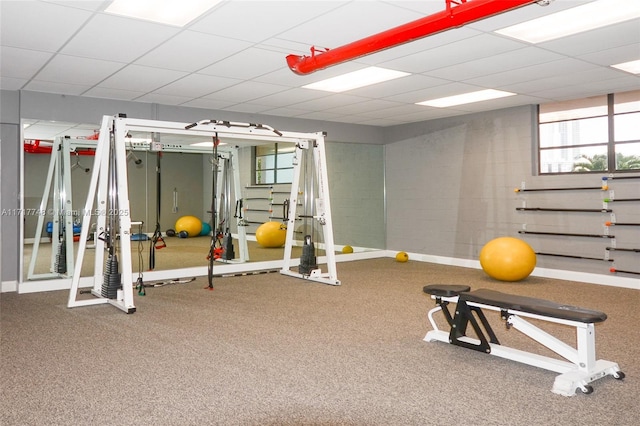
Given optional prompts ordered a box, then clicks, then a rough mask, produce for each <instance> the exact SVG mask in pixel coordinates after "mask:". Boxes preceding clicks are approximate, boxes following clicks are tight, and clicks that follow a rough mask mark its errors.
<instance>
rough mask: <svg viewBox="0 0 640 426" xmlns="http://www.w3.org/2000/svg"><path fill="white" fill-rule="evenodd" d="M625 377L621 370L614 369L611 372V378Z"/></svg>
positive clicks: (619, 378) (620, 378)
mask: <svg viewBox="0 0 640 426" xmlns="http://www.w3.org/2000/svg"><path fill="white" fill-rule="evenodd" d="M625 377H626V375H625V374H624V373H623V372H622V371H616V372H615V373H613V378H614V379H616V380H622V379H624V378H625Z"/></svg>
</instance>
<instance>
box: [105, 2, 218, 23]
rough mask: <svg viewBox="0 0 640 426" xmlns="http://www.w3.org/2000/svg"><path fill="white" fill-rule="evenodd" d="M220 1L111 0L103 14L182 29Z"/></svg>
mask: <svg viewBox="0 0 640 426" xmlns="http://www.w3.org/2000/svg"><path fill="white" fill-rule="evenodd" d="M219 2H220V0H180V1H176V0H113V2H112V3H111V4H110V5H109V7H107V8H106V9H105V12H107V13H112V14H114V15H121V16H126V17H129V18H138V19H144V20H147V21H153V22H158V23H161V24H168V25H175V26H178V27H183V26H185V25H187V24H188V23H189V22H191V21H193V20H194V19H196V18H197V17H198V16H200V15H202V14H203V13H204V12H206V11H207V10H209V9H211V8H212V7H213V6H215V5H216V4H217V3H219Z"/></svg>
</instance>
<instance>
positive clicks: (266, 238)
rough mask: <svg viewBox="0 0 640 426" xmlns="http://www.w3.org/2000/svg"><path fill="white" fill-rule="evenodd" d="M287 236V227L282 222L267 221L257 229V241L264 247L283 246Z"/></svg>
mask: <svg viewBox="0 0 640 426" xmlns="http://www.w3.org/2000/svg"><path fill="white" fill-rule="evenodd" d="M286 237H287V227H286V226H285V225H283V224H282V223H280V222H265V223H263V224H262V225H260V226H258V229H256V241H257V242H258V244H260V245H261V246H262V247H267V248H276V247H282V246H283V245H284V241H285V239H286Z"/></svg>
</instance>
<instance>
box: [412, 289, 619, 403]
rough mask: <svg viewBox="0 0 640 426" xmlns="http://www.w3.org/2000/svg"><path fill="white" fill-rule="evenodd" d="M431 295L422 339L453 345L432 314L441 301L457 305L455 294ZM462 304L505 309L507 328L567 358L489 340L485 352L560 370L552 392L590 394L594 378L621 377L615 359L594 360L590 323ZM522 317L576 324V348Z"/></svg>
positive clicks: (474, 340)
mask: <svg viewBox="0 0 640 426" xmlns="http://www.w3.org/2000/svg"><path fill="white" fill-rule="evenodd" d="M431 298H432V299H435V300H436V302H437V303H438V306H436V307H435V308H433V309H431V310H430V311H429V313H428V319H429V322H430V323H431V327H432V328H433V330H431V331H429V332H427V334H426V336H425V337H424V339H423V340H424V341H426V342H433V341H440V342H444V343H451V344H455V343H454V342H452V340H451V337H450V334H451V332H450V331H445V330H441V329H439V328H438V326H437V324H436V322H435V320H434V318H433V315H434V314H435V313H436V312H438V311H442V310H443V306H442V303H443V302H449V303H455V304H457V303H458V296H451V297H449V296H447V297H445V296H437V295H431ZM465 303H466V304H467V305H468V306H469V307H477V308H480V309H483V310H485V309H486V310H491V311H498V312H500V313H502V314H503V315H504V313H505V312H506V313H507V315H506V317H505V318H506V324H507V327H513V328H515V329H516V330H518V331H520V332H522V333H523V334H525V335H526V336H529V337H530V338H532V339H533V340H535V341H536V342H538V343H540V344H541V345H543V346H545V347H547V348H548V349H550V350H552V351H553V352H555V353H557V354H558V355H560V356H562V357H563V358H565V359H566V360H567V361H564V360H561V359H556V358H551V357H548V356H543V355H538V354H534V353H531V352H526V351H522V350H519V349H514V348H510V347H507V346H503V345H500V344H496V343H489V346H490V351H488V353H490V354H491V355H495V356H498V357H501V358H506V359H510V360H512V361H517V362H521V363H524V364H528V365H532V366H534V367H539V368H543V369H545V370H550V371H555V372H557V373H561V374H560V375H559V376H557V377H556V379H555V382H554V384H553V388H552V391H553V392H554V393H557V394H559V395H564V396H573V395H575V393H576V389H580V391H582V392H583V393H585V394H590V393H591V392H593V387H592V386H590V383H592V382H594V381H595V380H598V379H600V378H602V377H605V376H607V375H611V376H613V377H614V378H616V379H623V378H624V373H623V372H621V371H620V368H619V367H618V364H616V363H615V362H611V361H605V360H596V350H595V327H594V324H593V323H583V322H578V321H570V320H565V319H560V318H553V317H548V316H542V315H537V314H532V313H529V312H522V311H517V310H512V309H505V308H501V307H499V306H492V305H487V304H483V303H477V302H471V301H466V302H465ZM523 317H526V318H534V319H538V320H543V321H548V322H552V323H556V324H563V325H568V326H572V327H575V328H576V336H577V347H575V348H574V347H572V346H570V345H568V344H566V343H564V342H563V341H561V340H559V339H558V338H556V337H554V336H552V335H551V334H549V333H547V332H546V331H544V330H542V329H540V328H538V327H537V326H535V325H533V324H532V323H530V322H528V321H526V320H525V319H524V318H523ZM458 340H461V341H465V342H468V343H470V344H472V345H478V344H479V343H480V341H479V340H478V339H474V338H471V337H467V336H464V337H461V338H459V339H458Z"/></svg>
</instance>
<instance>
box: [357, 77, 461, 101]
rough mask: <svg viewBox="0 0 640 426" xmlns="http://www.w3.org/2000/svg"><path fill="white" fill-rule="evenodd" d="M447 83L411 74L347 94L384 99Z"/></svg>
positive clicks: (442, 80) (438, 79)
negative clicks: (418, 88)
mask: <svg viewBox="0 0 640 426" xmlns="http://www.w3.org/2000/svg"><path fill="white" fill-rule="evenodd" d="M447 83H449V81H447V80H444V79H441V78H433V77H431V76H427V75H421V74H411V75H408V76H406V77H401V78H398V79H395V80H391V81H385V82H382V83H378V84H374V85H371V86H366V87H361V88H359V89H354V90H350V91H349V92H348V93H349V94H351V95H356V96H364V97H370V98H386V97H388V96H393V95H397V94H400V93H407V92H413V91H415V89H416V87H420V88H429V87H435V86H441V85H443V84H447Z"/></svg>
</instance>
